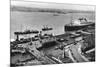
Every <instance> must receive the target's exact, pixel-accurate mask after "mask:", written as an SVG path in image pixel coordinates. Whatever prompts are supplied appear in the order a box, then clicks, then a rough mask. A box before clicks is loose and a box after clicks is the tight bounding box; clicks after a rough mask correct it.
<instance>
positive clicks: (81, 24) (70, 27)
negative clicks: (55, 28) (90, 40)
mask: <svg viewBox="0 0 100 67" xmlns="http://www.w3.org/2000/svg"><path fill="white" fill-rule="evenodd" d="M88 26H95V23H94V22H88V21H87V19H86V18H79V19H78V20H74V21H72V22H71V23H70V24H66V25H65V31H77V30H81V29H84V28H86V27H88Z"/></svg>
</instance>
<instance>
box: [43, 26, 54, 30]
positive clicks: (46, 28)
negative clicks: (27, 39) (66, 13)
mask: <svg viewBox="0 0 100 67" xmlns="http://www.w3.org/2000/svg"><path fill="white" fill-rule="evenodd" d="M49 30H53V28H51V27H48V26H44V28H42V31H49Z"/></svg>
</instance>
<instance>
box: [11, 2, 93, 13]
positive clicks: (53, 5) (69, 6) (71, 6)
mask: <svg viewBox="0 0 100 67" xmlns="http://www.w3.org/2000/svg"><path fill="white" fill-rule="evenodd" d="M11 6H24V7H32V8H34V7H38V8H55V9H72V10H82V11H95V6H93V5H78V4H62V3H45V2H34V1H33V2H32V0H11Z"/></svg>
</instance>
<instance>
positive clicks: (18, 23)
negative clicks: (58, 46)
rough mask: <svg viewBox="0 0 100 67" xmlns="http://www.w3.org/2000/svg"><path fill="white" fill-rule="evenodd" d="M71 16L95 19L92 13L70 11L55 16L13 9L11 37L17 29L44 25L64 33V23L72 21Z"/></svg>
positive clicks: (39, 28)
mask: <svg viewBox="0 0 100 67" xmlns="http://www.w3.org/2000/svg"><path fill="white" fill-rule="evenodd" d="M72 16H73V17H72ZM71 17H72V18H73V19H77V18H79V17H86V18H87V19H88V20H94V19H95V18H94V14H91V13H76V14H75V13H73V14H70V13H69V14H58V15H57V16H54V14H53V13H42V12H20V11H11V33H10V35H11V39H14V38H15V36H14V32H15V31H23V30H25V29H33V30H41V28H42V27H43V25H48V26H49V27H53V30H52V31H50V32H51V33H53V34H55V35H58V34H62V33H64V25H65V24H68V23H70V22H71Z"/></svg>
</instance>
